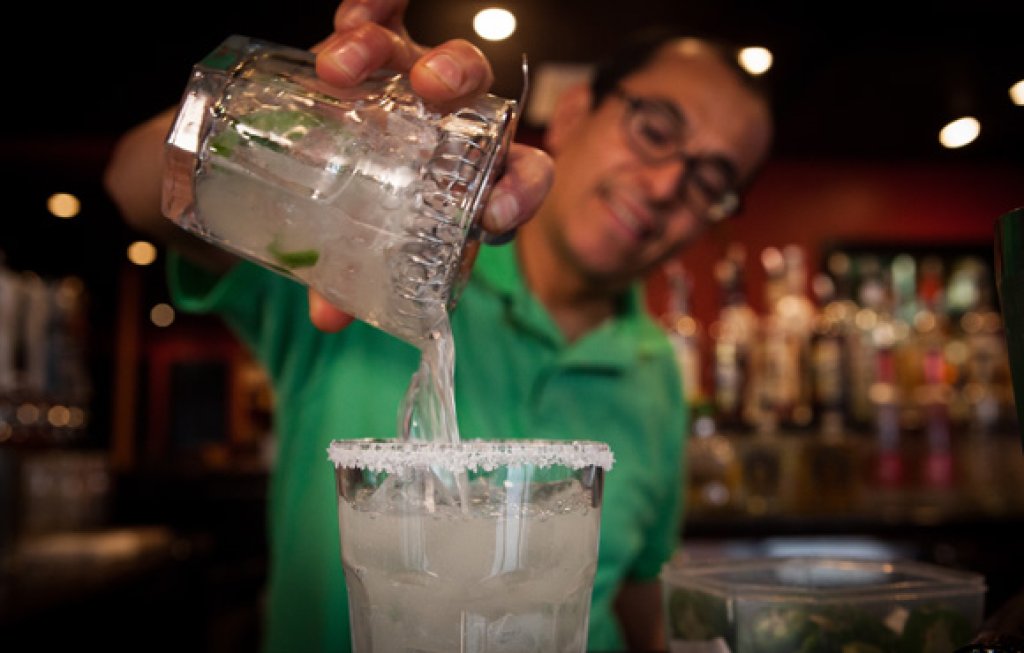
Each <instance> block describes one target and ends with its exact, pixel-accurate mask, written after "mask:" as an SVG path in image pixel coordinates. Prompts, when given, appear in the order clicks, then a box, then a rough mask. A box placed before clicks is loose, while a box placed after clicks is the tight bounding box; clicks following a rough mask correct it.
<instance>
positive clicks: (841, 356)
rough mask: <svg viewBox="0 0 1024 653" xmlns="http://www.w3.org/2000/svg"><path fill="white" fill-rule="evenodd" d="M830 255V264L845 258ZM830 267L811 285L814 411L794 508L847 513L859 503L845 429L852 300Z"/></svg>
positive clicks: (855, 462)
mask: <svg viewBox="0 0 1024 653" xmlns="http://www.w3.org/2000/svg"><path fill="white" fill-rule="evenodd" d="M842 259H843V260H840V255H833V256H831V257H830V260H832V264H831V266H830V267H838V266H839V265H840V264H841V263H844V262H846V263H848V259H846V258H845V257H842ZM835 279H836V277H834V276H833V275H832V274H831V273H825V272H822V273H819V274H817V275H815V277H814V280H813V281H812V284H811V288H812V292H813V295H814V297H815V298H816V303H817V306H818V312H817V316H816V319H815V325H814V332H813V334H812V337H811V360H812V372H813V398H814V415H815V424H816V426H817V429H816V432H815V434H814V436H813V437H811V438H808V439H807V440H806V441H805V442H804V446H803V448H802V454H801V456H800V460H801V465H800V475H799V478H800V484H801V485H800V489H799V492H798V496H799V497H800V509H801V511H802V512H804V513H806V514H836V513H839V512H843V513H849V512H851V511H853V510H856V509H858V508H859V499H860V497H859V492H860V484H859V482H858V481H859V479H858V476H857V474H858V468H859V462H860V461H859V455H858V454H859V450H858V448H857V447H856V442H855V441H853V440H852V439H851V438H850V437H849V436H848V434H847V420H846V405H847V401H846V396H847V388H848V382H847V379H848V368H849V364H848V357H849V353H850V352H849V338H850V334H851V328H852V324H853V316H854V314H855V313H856V305H855V304H853V302H852V300H849V299H847V298H842V297H840V295H839V290H838V288H839V284H838V283H837V282H836V280H835Z"/></svg>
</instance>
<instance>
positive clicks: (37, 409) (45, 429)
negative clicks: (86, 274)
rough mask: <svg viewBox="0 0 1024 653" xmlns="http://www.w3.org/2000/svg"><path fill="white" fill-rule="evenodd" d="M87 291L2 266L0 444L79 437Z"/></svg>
mask: <svg viewBox="0 0 1024 653" xmlns="http://www.w3.org/2000/svg"><path fill="white" fill-rule="evenodd" d="M86 302H87V297H86V290H85V286H84V284H83V283H82V281H81V279H79V278H77V277H74V276H68V277H63V278H58V279H43V278H42V277H40V276H39V275H38V274H36V273H34V272H31V271H20V272H19V271H15V270H12V269H10V268H8V267H6V266H4V265H3V264H2V263H0V446H5V445H34V444H64V443H70V442H74V441H77V440H79V439H80V438H81V437H82V436H83V435H84V434H85V430H86V427H87V423H88V417H89V402H90V400H91V396H92V383H91V379H90V375H89V371H88V369H87V353H88V352H87V351H86V338H87V333H86V329H87V318H86Z"/></svg>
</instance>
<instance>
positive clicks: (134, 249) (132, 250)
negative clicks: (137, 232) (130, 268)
mask: <svg viewBox="0 0 1024 653" xmlns="http://www.w3.org/2000/svg"><path fill="white" fill-rule="evenodd" d="M128 260H129V261H131V262H132V263H134V264H135V265H149V264H150V263H152V262H153V261H155V260H156V247H154V246H153V245H152V243H148V242H146V241H144V240H136V241H135V242H134V243H132V244H131V245H129V246H128Z"/></svg>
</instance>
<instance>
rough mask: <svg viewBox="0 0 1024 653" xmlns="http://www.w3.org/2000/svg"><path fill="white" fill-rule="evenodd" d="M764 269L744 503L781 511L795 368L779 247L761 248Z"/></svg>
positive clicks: (761, 510)
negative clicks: (782, 310) (782, 308)
mask: <svg viewBox="0 0 1024 653" xmlns="http://www.w3.org/2000/svg"><path fill="white" fill-rule="evenodd" d="M761 264H762V266H763V267H764V270H765V286H764V293H765V295H764V297H765V310H766V313H765V314H764V315H762V316H761V319H760V320H759V324H758V336H757V347H756V348H755V349H754V359H753V360H754V365H753V378H752V381H753V384H752V391H751V395H750V397H751V399H750V403H749V408H750V414H751V416H752V418H753V423H754V433H753V435H752V437H751V438H750V439H749V440H747V441H744V442H743V444H742V450H741V459H742V470H743V495H744V501H743V503H744V508H745V511H746V512H747V513H748V514H751V515H756V516H763V515H770V514H779V513H782V512H784V511H786V510H787V509H788V508H789V507H790V506H789V505H788V502H789V501H790V498H791V494H790V491H789V483H790V481H791V479H792V475H791V474H789V473H787V470H785V469H784V467H785V466H786V464H787V462H788V461H789V457H788V456H787V453H788V451H789V445H790V442H789V440H788V439H787V438H786V437H783V435H782V434H780V432H779V430H780V426H781V424H782V421H783V418H784V416H785V415H787V414H788V411H789V409H790V408H791V407H792V405H793V403H794V400H795V395H796V393H795V392H794V387H795V385H796V384H795V381H794V375H795V374H796V370H795V368H794V365H793V357H792V356H791V349H790V346H789V341H788V339H787V332H786V329H785V325H784V324H783V320H782V317H781V316H780V315H779V312H778V308H777V306H778V303H779V302H780V301H781V300H782V299H783V297H784V296H785V289H786V279H785V259H784V257H783V255H782V252H781V251H780V250H779V249H778V248H775V247H766V248H765V249H764V250H762V252H761Z"/></svg>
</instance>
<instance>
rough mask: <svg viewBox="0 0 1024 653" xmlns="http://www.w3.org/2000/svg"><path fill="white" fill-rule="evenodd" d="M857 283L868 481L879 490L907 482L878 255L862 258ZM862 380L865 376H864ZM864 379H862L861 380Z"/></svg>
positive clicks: (890, 323) (893, 332)
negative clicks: (869, 440) (870, 457)
mask: <svg viewBox="0 0 1024 653" xmlns="http://www.w3.org/2000/svg"><path fill="white" fill-rule="evenodd" d="M863 263H864V264H863V265H862V270H863V272H864V277H863V278H862V282H861V287H860V293H859V295H860V305H861V306H862V311H861V313H859V315H858V319H857V323H858V327H859V328H860V329H861V343H862V345H863V347H862V353H863V354H866V355H867V362H868V363H869V365H870V371H869V374H870V377H869V380H868V384H867V392H866V395H867V398H868V400H869V401H870V403H871V410H872V416H873V420H872V421H873V426H874V452H873V453H874V464H873V466H872V477H873V478H872V481H873V483H874V484H875V486H876V487H877V488H879V489H881V490H883V491H886V492H887V491H889V490H895V489H900V488H902V487H903V486H904V484H905V481H906V470H905V465H904V459H903V442H902V437H901V435H902V432H901V424H900V406H901V400H902V397H901V394H900V386H899V384H898V382H897V376H896V347H897V339H898V337H899V329H898V325H897V323H896V320H895V318H894V317H893V315H892V291H891V286H890V285H889V280H888V278H887V277H888V275H887V274H886V273H885V270H884V269H883V268H882V267H881V265H879V264H878V263H879V262H878V261H877V259H873V258H869V259H867V260H865V261H864V262H863ZM864 380H867V379H864ZM864 380H861V382H863V381H864Z"/></svg>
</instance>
